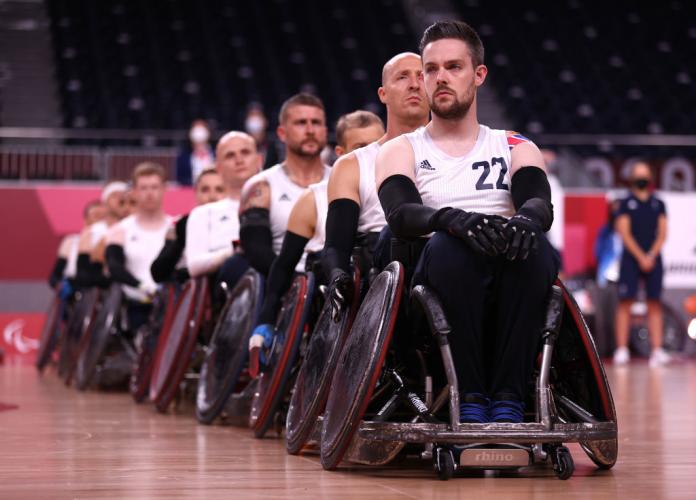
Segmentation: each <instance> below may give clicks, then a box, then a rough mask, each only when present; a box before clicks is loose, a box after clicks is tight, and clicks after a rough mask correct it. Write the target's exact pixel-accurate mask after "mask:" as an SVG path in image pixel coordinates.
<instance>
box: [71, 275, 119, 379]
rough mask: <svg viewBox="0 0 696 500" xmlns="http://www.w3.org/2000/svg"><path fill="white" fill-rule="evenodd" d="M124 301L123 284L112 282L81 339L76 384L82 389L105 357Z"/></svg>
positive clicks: (76, 366) (76, 368)
mask: <svg viewBox="0 0 696 500" xmlns="http://www.w3.org/2000/svg"><path fill="white" fill-rule="evenodd" d="M122 301H123V292H122V291H121V285H120V284H116V283H115V284H112V285H111V287H110V288H109V290H108V292H107V293H106V296H105V297H104V300H103V302H102V305H101V308H100V309H99V312H98V313H97V315H96V317H95V318H94V321H93V323H92V325H90V328H89V329H88V330H87V332H85V335H84V336H83V338H82V340H81V341H80V353H79V355H78V358H77V363H76V365H75V386H76V387H77V388H78V389H79V390H81V391H84V390H85V389H87V388H88V387H89V386H90V385H91V384H92V382H93V379H94V375H95V373H96V370H97V365H98V364H99V363H100V362H101V361H102V358H103V357H104V353H105V352H106V349H107V347H108V345H109V341H110V339H111V336H112V335H113V334H114V329H116V328H117V327H118V326H117V325H118V317H119V313H120V309H121V302H122Z"/></svg>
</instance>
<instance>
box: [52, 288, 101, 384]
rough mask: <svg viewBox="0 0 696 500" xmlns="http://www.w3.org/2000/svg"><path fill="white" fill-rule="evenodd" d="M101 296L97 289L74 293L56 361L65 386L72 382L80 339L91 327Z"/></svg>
mask: <svg viewBox="0 0 696 500" xmlns="http://www.w3.org/2000/svg"><path fill="white" fill-rule="evenodd" d="M101 295H102V293H101V291H100V290H99V289H98V288H90V289H85V290H79V291H77V292H75V303H74V305H73V308H72V314H71V315H70V318H69V319H68V322H67V325H66V326H65V334H64V335H63V340H62V342H61V344H60V357H59V359H58V376H59V377H60V378H62V379H63V380H64V381H65V383H66V384H67V385H69V384H70V382H71V381H72V378H73V374H74V372H75V365H76V364H77V358H78V356H79V354H80V345H81V342H82V338H83V337H84V336H85V335H86V334H87V333H88V331H89V329H90V328H91V327H92V323H93V321H94V319H95V317H96V314H97V311H98V309H99V307H100V298H101Z"/></svg>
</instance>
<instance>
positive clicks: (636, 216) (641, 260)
mask: <svg viewBox="0 0 696 500" xmlns="http://www.w3.org/2000/svg"><path fill="white" fill-rule="evenodd" d="M630 181H631V194H630V195H629V196H628V197H627V198H625V199H624V200H621V205H620V208H619V212H618V216H617V219H616V231H617V232H618V233H619V235H620V236H621V240H622V241H623V245H624V249H623V252H622V255H621V267H620V271H619V300H620V302H619V308H618V310H617V312H616V346H617V349H616V351H615V352H614V363H616V364H625V363H628V361H629V360H630V354H629V351H628V333H629V321H630V316H631V305H632V304H633V301H635V299H636V295H637V293H638V285H639V282H640V281H642V282H643V283H644V286H645V292H646V293H645V294H646V296H647V303H648V332H649V334H650V344H651V347H652V353H651V354H650V366H658V365H663V364H666V363H668V362H669V361H670V356H669V355H668V354H667V353H666V352H665V351H664V350H663V349H662V304H661V302H660V297H661V295H662V257H661V256H660V250H661V249H662V245H663V244H664V242H665V239H666V237H667V217H666V212H665V204H664V203H663V202H662V200H659V199H658V198H657V197H655V196H654V195H653V194H652V184H653V175H652V171H651V170H650V167H649V166H648V165H647V164H646V163H644V162H638V163H636V164H635V165H633V168H632V170H631V177H630Z"/></svg>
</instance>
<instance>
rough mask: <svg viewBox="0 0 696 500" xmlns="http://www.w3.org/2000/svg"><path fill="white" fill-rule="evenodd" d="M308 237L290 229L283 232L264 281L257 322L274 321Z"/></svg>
mask: <svg viewBox="0 0 696 500" xmlns="http://www.w3.org/2000/svg"><path fill="white" fill-rule="evenodd" d="M308 241H309V239H308V238H305V237H304V236H300V235H299V234H295V233H293V232H291V231H288V232H287V233H285V238H283V246H282V248H281V249H280V254H279V255H278V258H277V259H275V260H274V261H273V265H272V266H271V271H270V273H269V274H268V280H267V281H266V296H265V298H264V300H263V306H262V307H261V313H260V314H259V323H271V324H272V323H275V319H276V315H277V314H278V309H279V308H280V301H281V299H282V298H283V295H284V294H285V292H287V291H288V289H289V288H290V285H291V284H292V277H293V276H294V275H295V267H296V266H297V263H298V262H299V261H300V259H301V258H302V254H303V253H304V248H305V245H307V242H308Z"/></svg>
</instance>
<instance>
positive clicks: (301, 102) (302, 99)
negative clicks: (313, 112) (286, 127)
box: [278, 92, 326, 123]
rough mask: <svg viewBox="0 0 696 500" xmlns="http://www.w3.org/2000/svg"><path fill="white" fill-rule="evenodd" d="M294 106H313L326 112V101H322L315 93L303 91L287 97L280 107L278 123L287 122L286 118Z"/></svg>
mask: <svg viewBox="0 0 696 500" xmlns="http://www.w3.org/2000/svg"><path fill="white" fill-rule="evenodd" d="M293 106H312V107H315V108H319V109H321V110H322V111H324V112H326V109H325V108H324V103H323V102H322V101H321V99H319V98H318V97H317V96H315V95H312V94H308V93H306V92H301V93H299V94H295V95H294V96H292V97H291V98H289V99H287V100H286V101H285V102H284V103H283V105H282V106H281V107H280V113H278V123H285V120H287V118H288V110H289V109H290V108H292V107H293Z"/></svg>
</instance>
